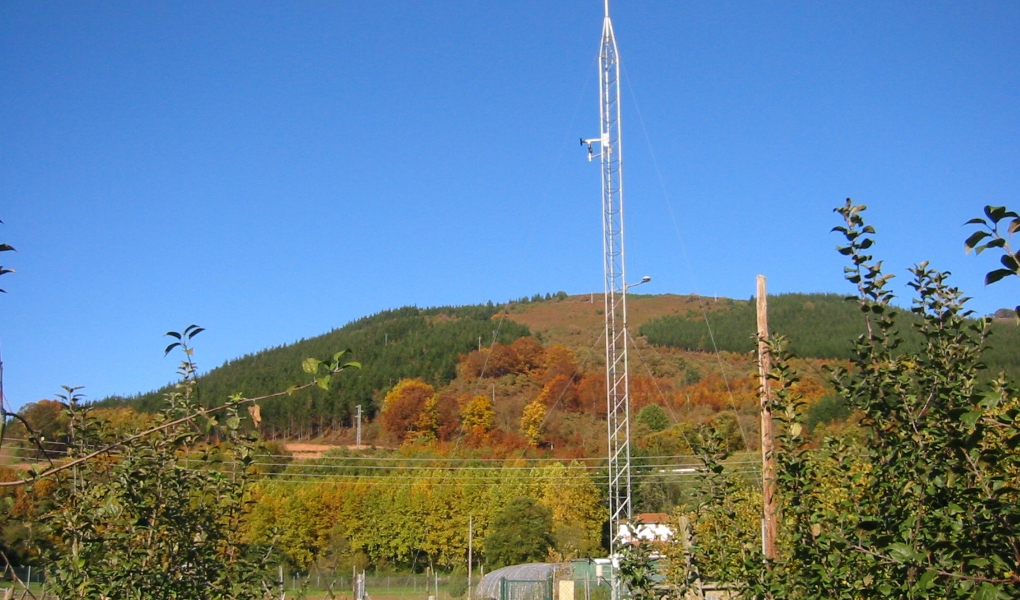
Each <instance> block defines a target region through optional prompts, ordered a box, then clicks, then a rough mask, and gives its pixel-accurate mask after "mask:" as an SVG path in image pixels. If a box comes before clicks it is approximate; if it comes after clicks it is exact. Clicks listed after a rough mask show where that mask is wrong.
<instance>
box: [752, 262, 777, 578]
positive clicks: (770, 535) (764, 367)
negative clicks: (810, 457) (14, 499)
mask: <svg viewBox="0 0 1020 600" xmlns="http://www.w3.org/2000/svg"><path fill="white" fill-rule="evenodd" d="M757 298H758V302H757V313H758V375H759V377H760V381H761V476H762V486H761V495H762V503H763V505H764V507H763V511H762V513H763V520H764V523H763V525H762V550H763V551H764V552H765V560H770V561H771V560H776V536H777V534H778V533H779V527H778V524H777V523H776V456H775V444H774V443H773V441H772V392H771V389H770V386H769V378H768V372H769V371H770V370H771V369H772V360H771V356H770V355H769V346H768V339H769V312H768V300H767V294H766V292H765V276H764V275H759V276H758V296H757Z"/></svg>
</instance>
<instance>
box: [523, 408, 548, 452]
mask: <svg viewBox="0 0 1020 600" xmlns="http://www.w3.org/2000/svg"><path fill="white" fill-rule="evenodd" d="M547 411H548V407H547V406H546V405H545V403H544V402H542V398H541V396H539V397H538V398H535V399H534V400H532V401H531V402H530V403H529V404H528V405H527V406H525V407H524V414H523V415H521V435H523V436H524V438H525V439H527V440H528V444H530V445H531V446H533V447H535V446H538V445H539V444H541V443H542V439H543V437H544V435H545V415H546V412H547Z"/></svg>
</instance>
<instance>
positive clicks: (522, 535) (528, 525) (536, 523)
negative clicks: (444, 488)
mask: <svg viewBox="0 0 1020 600" xmlns="http://www.w3.org/2000/svg"><path fill="white" fill-rule="evenodd" d="M552 546H553V519H552V511H551V510H549V509H548V508H546V507H545V506H542V505H541V504H539V503H538V502H537V501H535V500H534V499H532V498H529V497H518V498H514V499H513V500H511V501H510V504H508V505H507V506H506V508H504V509H503V510H502V511H501V512H500V513H499V514H497V515H496V517H495V518H494V519H493V520H492V524H491V525H490V530H489V534H488V535H487V536H485V542H484V548H485V562H486V564H487V565H488V566H489V568H491V569H495V568H499V567H505V566H508V565H516V564H521V563H529V562H543V561H545V560H546V559H547V558H548V556H549V549H550V548H552Z"/></svg>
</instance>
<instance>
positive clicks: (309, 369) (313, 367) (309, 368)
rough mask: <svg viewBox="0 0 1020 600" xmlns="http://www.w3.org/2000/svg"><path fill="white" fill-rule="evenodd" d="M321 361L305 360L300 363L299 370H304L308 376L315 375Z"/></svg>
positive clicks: (315, 359)
mask: <svg viewBox="0 0 1020 600" xmlns="http://www.w3.org/2000/svg"><path fill="white" fill-rule="evenodd" d="M321 364H322V361H321V360H319V359H317V358H306V359H305V360H303V361H302V362H301V368H302V369H304V371H305V373H308V374H309V375H315V374H316V373H318V372H319V365H321Z"/></svg>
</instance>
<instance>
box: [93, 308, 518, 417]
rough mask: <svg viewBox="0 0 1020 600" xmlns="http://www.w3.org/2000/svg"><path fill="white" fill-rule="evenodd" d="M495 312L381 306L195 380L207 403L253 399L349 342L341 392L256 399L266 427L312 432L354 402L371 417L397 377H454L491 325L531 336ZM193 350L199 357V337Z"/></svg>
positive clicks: (492, 330)
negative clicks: (353, 366)
mask: <svg viewBox="0 0 1020 600" xmlns="http://www.w3.org/2000/svg"><path fill="white" fill-rule="evenodd" d="M498 311H499V309H498V308H496V307H494V306H492V305H491V304H490V305H488V306H484V305H478V306H461V307H440V308H428V309H422V308H417V307H413V306H409V307H404V308H398V309H396V310H388V311H384V312H381V313H378V314H375V315H372V316H370V317H365V318H362V319H359V320H357V321H354V322H352V323H349V324H347V325H345V326H344V327H341V328H339V329H334V330H333V331H330V332H329V333H326V334H323V335H320V336H317V337H314V338H311V339H307V340H300V341H298V342H295V343H294V344H290V345H286V346H280V347H278V348H271V349H267V350H263V351H261V352H257V353H254V354H249V355H247V356H243V357H241V358H238V359H236V360H232V361H230V362H227V363H225V364H224V365H222V366H220V367H218V368H216V369H213V370H211V371H209V372H208V373H207V374H205V375H203V376H202V377H201V378H200V379H199V389H200V391H201V399H202V402H203V403H204V404H206V405H213V404H214V403H220V402H222V401H223V400H225V399H226V398H227V397H228V396H229V395H230V394H233V393H236V392H240V393H242V394H243V395H245V396H247V397H252V396H259V395H263V394H269V393H272V392H278V391H280V390H285V389H287V388H288V387H290V386H292V385H296V384H300V383H305V382H307V381H308V375H307V374H305V373H304V372H303V371H302V370H301V361H302V360H304V359H305V358H308V357H318V358H328V357H330V356H332V355H333V353H335V352H337V351H339V350H343V349H346V348H350V349H351V354H350V355H349V356H350V360H355V361H359V362H361V363H362V364H363V365H364V368H362V369H361V370H351V371H350V372H347V373H345V374H344V376H343V377H342V378H341V382H340V385H339V386H338V387H339V390H337V389H334V390H331V391H329V392H326V391H324V390H321V389H319V388H317V387H313V388H310V389H306V390H302V391H300V392H295V393H294V394H293V395H292V396H284V397H280V398H274V399H271V400H268V401H265V402H262V403H260V404H261V408H262V418H263V427H264V431H265V432H267V433H276V434H288V433H289V434H294V433H297V432H302V433H306V434H311V435H316V434H318V433H320V432H322V431H325V430H327V429H329V428H333V427H336V426H340V425H346V426H349V425H350V422H351V415H352V414H353V413H354V410H355V409H354V407H355V406H357V405H358V404H360V405H362V409H363V410H364V411H365V414H366V416H369V417H371V416H372V415H373V414H374V413H375V412H376V410H377V408H378V405H377V402H376V400H377V396H378V392H379V391H380V390H385V389H386V388H388V387H390V386H391V385H392V384H394V383H396V382H397V381H399V380H400V379H401V378H405V377H421V378H422V379H424V380H425V381H427V382H429V383H432V384H434V385H436V386H437V387H438V386H441V385H445V384H446V383H448V382H449V381H450V380H452V379H453V378H454V377H455V375H456V372H455V368H456V365H457V360H458V357H459V356H460V355H461V354H464V353H467V352H470V351H471V350H473V349H475V348H477V346H478V338H479V337H481V338H482V342H483V343H485V344H489V343H491V342H492V339H493V335H494V334H496V330H497V328H498V335H497V338H496V339H497V341H499V342H502V343H510V342H512V341H513V340H516V339H517V338H520V337H524V336H526V335H529V331H528V328H527V327H526V326H524V325H521V324H519V323H515V322H513V321H510V320H503V321H502V323H501V324H500V323H499V320H498V319H493V316H494V315H496V314H497V313H498ZM199 341H201V340H200V339H199ZM198 356H199V360H201V343H200V344H199V351H198ZM166 391H167V389H166V388H163V389H160V390H156V391H154V392H150V393H148V394H143V395H139V396H134V397H131V398H121V397H114V398H107V399H105V400H102V401H100V402H99V403H98V404H99V405H104V406H112V405H121V404H127V405H128V406H132V407H134V408H136V409H139V410H142V411H152V410H156V409H157V407H159V406H160V405H161V398H162V396H163V394H164V393H166Z"/></svg>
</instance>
